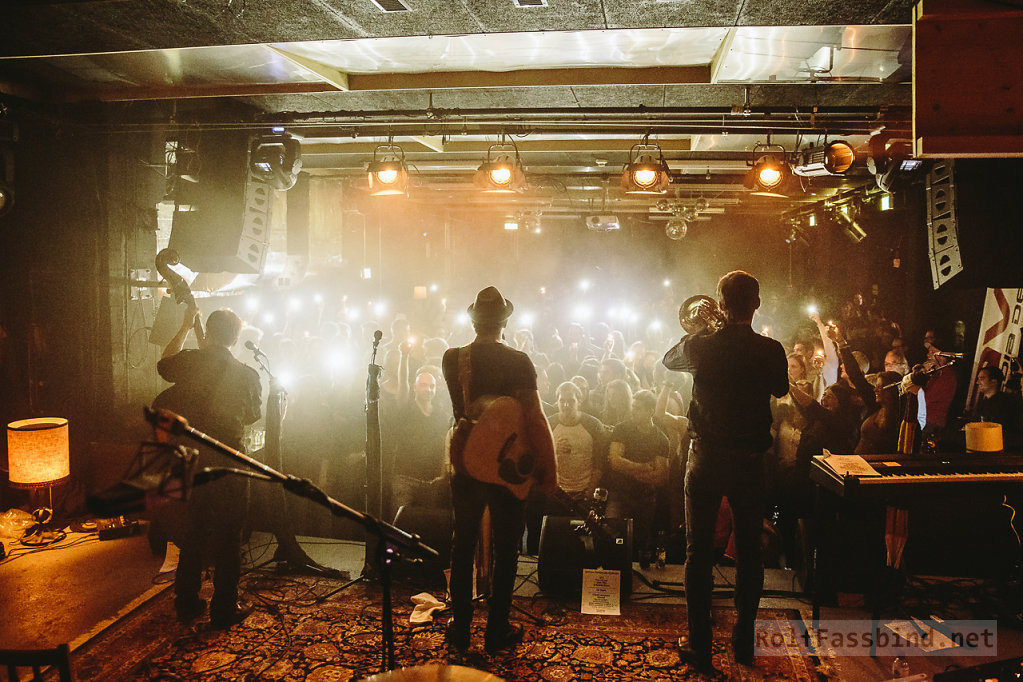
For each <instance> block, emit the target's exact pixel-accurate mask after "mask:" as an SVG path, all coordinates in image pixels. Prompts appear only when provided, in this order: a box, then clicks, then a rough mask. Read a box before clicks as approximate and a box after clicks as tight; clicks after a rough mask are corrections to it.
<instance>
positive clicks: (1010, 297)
mask: <svg viewBox="0 0 1023 682" xmlns="http://www.w3.org/2000/svg"><path fill="white" fill-rule="evenodd" d="M1021 314H1023V289H988V290H987V296H986V297H985V299H984V315H983V317H982V318H981V320H980V334H979V335H978V336H977V352H976V353H974V355H973V357H974V358H975V359H974V361H973V372H972V373H971V374H970V392H969V393H968V394H967V398H966V405H967V406H968V408H969V409H972V408H973V404H974V402H976V396H975V395H974V393H975V392H976V382H977V371H978V370H979V369H980V368H981V367H991V366H995V367H1000V368H1001V369H1002V374H1003V375H1004V376H1006V377H1008V376H1009V375H1010V374H1012V370H1013V363H1014V362H1015V361H1016V358H1017V357H1018V356H1019V343H1020V336H1021V333H1023V328H1021V326H1020V324H1021V322H1023V317H1021Z"/></svg>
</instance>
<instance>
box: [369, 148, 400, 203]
mask: <svg viewBox="0 0 1023 682" xmlns="http://www.w3.org/2000/svg"><path fill="white" fill-rule="evenodd" d="M367 178H368V180H369V193H370V195H371V196H374V197H383V196H397V195H400V194H404V195H407V194H408V170H407V169H406V168H405V150H403V149H402V148H401V147H399V146H398V145H396V144H390V143H388V144H382V145H380V146H378V147H377V148H376V149H374V150H373V160H372V161H371V162H370V164H369V168H368V169H367Z"/></svg>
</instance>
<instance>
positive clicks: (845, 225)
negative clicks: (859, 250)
mask: <svg viewBox="0 0 1023 682" xmlns="http://www.w3.org/2000/svg"><path fill="white" fill-rule="evenodd" d="M843 209H844V210H843ZM828 217H829V218H831V220H832V222H834V223H835V225H837V226H838V229H840V230H841V231H842V234H844V235H845V236H846V238H847V239H848V240H849V241H851V242H852V243H853V244H859V243H860V242H861V241H863V240H864V239H865V238H866V236H867V233H866V231H865V230H864V229H863V228H862V227H860V224H859V223H858V222H857V221H856V212H855V211H854V210H853V208H852V207H849V205H848V204H846V205H845V206H843V207H842V208H832V209H831V210H829V212H828Z"/></svg>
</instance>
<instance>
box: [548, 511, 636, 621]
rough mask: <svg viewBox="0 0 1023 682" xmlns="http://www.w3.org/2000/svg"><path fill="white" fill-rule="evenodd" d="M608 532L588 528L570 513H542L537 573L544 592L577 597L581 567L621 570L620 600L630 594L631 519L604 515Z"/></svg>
mask: <svg viewBox="0 0 1023 682" xmlns="http://www.w3.org/2000/svg"><path fill="white" fill-rule="evenodd" d="M604 528H605V529H606V530H607V531H608V532H607V533H601V532H599V531H597V530H594V531H592V532H591V531H589V530H588V529H587V528H586V524H585V522H583V521H582V520H580V519H577V518H573V517H571V516H545V517H544V519H543V526H542V527H541V530H540V554H539V556H538V558H537V573H538V576H539V580H540V589H541V590H543V591H544V592H545V593H546V594H551V595H553V594H564V595H570V596H573V597H578V596H579V595H581V594H582V585H583V569H584V568H603V569H605V570H609V571H619V572H620V573H621V576H622V578H621V597H622V601H625V600H626V599H628V598H629V595H630V594H632V519H605V520H604Z"/></svg>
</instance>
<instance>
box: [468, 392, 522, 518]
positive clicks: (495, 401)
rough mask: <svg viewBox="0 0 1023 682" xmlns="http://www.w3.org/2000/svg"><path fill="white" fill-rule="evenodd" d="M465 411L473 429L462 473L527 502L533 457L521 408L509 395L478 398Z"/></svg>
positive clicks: (469, 437) (469, 436)
mask: <svg viewBox="0 0 1023 682" xmlns="http://www.w3.org/2000/svg"><path fill="white" fill-rule="evenodd" d="M467 412H468V415H467V416H468V418H469V420H470V421H471V422H472V428H471V429H470V431H469V435H468V438H467V439H466V441H465V447H464V449H463V451H462V463H463V466H464V467H465V472H466V473H467V474H469V475H470V476H472V477H473V478H475V479H476V480H477V481H483V482H484V483H497V484H498V485H503V486H504V487H506V488H507V489H508V490H510V491H511V492H512V493H513V494H514V495H515V497H517V498H519V499H520V500H524V499H526V495H527V494H528V493H529V489H530V487H531V486H532V485H533V473H534V470H535V469H536V456H535V455H534V454H533V452H532V451H531V449H530V446H529V437H528V436H527V434H526V431H525V421H526V420H525V411H524V410H523V408H522V405H521V404H520V403H519V401H518V400H516V399H515V398H512V397H510V396H480V397H479V398H477V399H476V400H475V401H474V402H473V404H472V405H471V406H470V408H469V409H468V410H467Z"/></svg>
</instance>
